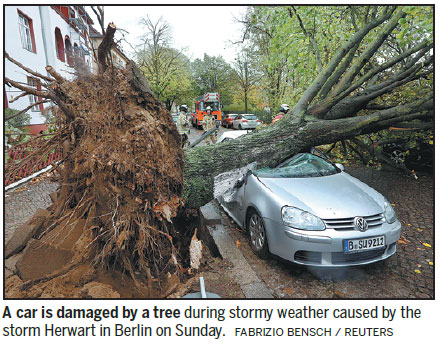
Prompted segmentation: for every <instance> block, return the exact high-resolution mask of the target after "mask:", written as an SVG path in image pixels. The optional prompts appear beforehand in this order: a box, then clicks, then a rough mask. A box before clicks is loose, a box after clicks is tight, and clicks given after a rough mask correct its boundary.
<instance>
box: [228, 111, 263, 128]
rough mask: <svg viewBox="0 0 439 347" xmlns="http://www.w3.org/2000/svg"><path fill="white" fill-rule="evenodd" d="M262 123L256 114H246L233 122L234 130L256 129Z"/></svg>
mask: <svg viewBox="0 0 439 347" xmlns="http://www.w3.org/2000/svg"><path fill="white" fill-rule="evenodd" d="M259 124H261V121H260V120H259V119H258V117H256V116H255V115H254V114H250V113H245V114H240V115H238V116H237V117H236V118H235V119H234V120H233V122H232V128H233V129H239V130H242V129H255V128H256V127H257V126H258V125H259Z"/></svg>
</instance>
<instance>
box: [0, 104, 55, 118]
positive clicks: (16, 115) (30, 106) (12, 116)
mask: <svg viewBox="0 0 439 347" xmlns="http://www.w3.org/2000/svg"><path fill="white" fill-rule="evenodd" d="M45 102H50V100H40V101H38V102H36V103H34V104H32V105H29V106H28V107H26V108H25V109H24V110H21V111H19V112H17V113H15V114H13V115H11V116H9V117H5V122H7V121H9V120H11V119H13V118H15V117H18V116H20V115H22V114H23V113H26V112H27V111H29V110H30V109H31V108H32V107H34V106H37V105H40V104H44V103H45Z"/></svg>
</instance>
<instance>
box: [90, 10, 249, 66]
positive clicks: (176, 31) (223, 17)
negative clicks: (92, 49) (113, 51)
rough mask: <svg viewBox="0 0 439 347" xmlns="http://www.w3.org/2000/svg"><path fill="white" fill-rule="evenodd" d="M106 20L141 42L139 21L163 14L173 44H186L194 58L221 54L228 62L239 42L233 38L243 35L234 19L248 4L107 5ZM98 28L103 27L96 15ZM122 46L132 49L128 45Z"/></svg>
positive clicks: (132, 42) (180, 46)
mask: <svg viewBox="0 0 439 347" xmlns="http://www.w3.org/2000/svg"><path fill="white" fill-rule="evenodd" d="M104 11H105V23H106V24H108V23H109V22H114V24H116V26H117V27H119V28H122V29H125V30H127V31H128V32H129V35H127V36H126V38H127V40H128V41H129V42H130V43H131V44H132V45H135V44H138V43H139V40H138V38H139V37H140V36H142V34H143V33H144V28H143V26H142V25H141V24H139V21H140V19H141V18H142V17H146V16H147V15H149V16H150V18H151V19H152V20H153V22H156V21H157V20H158V19H159V18H160V17H163V19H164V20H166V21H167V22H168V23H169V24H170V26H171V29H172V39H173V40H172V41H173V42H172V47H174V48H177V49H182V48H185V47H186V48H187V51H185V54H186V56H188V57H189V58H191V59H192V60H193V59H195V58H201V59H202V58H203V56H204V53H207V54H208V55H210V56H218V55H221V56H223V57H224V59H225V60H226V61H228V62H232V61H233V59H234V58H235V49H236V47H235V46H236V45H232V44H231V42H230V41H238V40H239V39H240V38H241V33H242V26H241V25H240V24H238V23H236V21H235V20H234V17H238V18H239V17H241V16H242V14H244V13H245V6H187V5H186V6H105V7H104ZM88 12H89V13H90V16H91V17H92V18H93V20H94V22H95V24H94V27H95V29H97V30H99V31H100V28H99V25H98V23H97V20H95V18H96V17H95V15H94V13H93V11H92V10H91V9H88ZM122 48H123V49H124V51H125V52H126V53H129V50H130V49H129V46H127V45H123V46H122Z"/></svg>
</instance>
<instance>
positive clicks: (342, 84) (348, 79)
mask: <svg viewBox="0 0 439 347" xmlns="http://www.w3.org/2000/svg"><path fill="white" fill-rule="evenodd" d="M405 16H406V14H405V12H403V11H402V10H399V11H398V12H397V13H396V14H395V15H394V16H392V18H390V20H389V21H388V22H387V23H386V25H384V27H383V29H382V30H381V31H380V32H379V33H378V35H377V37H376V38H375V40H373V41H372V42H371V43H370V44H369V45H368V46H367V47H366V49H365V50H364V52H363V53H362V54H361V55H360V57H359V58H358V60H357V62H356V63H355V64H353V65H352V66H351V68H350V69H349V70H348V71H346V73H345V74H344V76H343V78H342V79H341V80H340V81H339V82H338V83H337V85H336V86H335V87H334V89H333V90H332V91H331V93H330V94H329V96H330V97H333V96H335V95H337V94H339V93H340V92H342V91H343V90H345V89H347V88H348V87H349V86H350V85H351V83H352V81H353V80H354V78H355V77H356V76H357V75H358V74H359V72H360V71H361V69H362V68H363V67H364V65H365V64H366V63H367V62H368V61H369V59H370V58H371V57H372V56H373V55H374V54H375V52H376V51H377V49H378V48H379V47H380V46H381V45H382V44H383V42H384V41H385V39H386V38H387V36H389V34H390V33H391V32H392V30H393V29H394V28H396V27H397V26H398V20H399V19H401V18H403V17H405Z"/></svg>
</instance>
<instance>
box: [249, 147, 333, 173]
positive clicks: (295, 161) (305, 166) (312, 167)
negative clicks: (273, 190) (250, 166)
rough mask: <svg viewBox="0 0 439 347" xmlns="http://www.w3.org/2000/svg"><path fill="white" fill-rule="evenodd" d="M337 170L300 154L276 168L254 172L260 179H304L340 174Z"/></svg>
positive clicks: (319, 159)
mask: <svg viewBox="0 0 439 347" xmlns="http://www.w3.org/2000/svg"><path fill="white" fill-rule="evenodd" d="M338 172H339V170H337V168H336V167H335V166H334V165H332V164H330V163H328V162H326V161H325V160H323V159H321V158H319V157H317V156H315V155H312V154H310V153H299V154H296V155H295V156H293V157H292V158H290V159H288V160H286V161H285V162H283V163H282V164H280V165H278V166H277V167H275V168H269V167H265V168H262V169H259V170H256V171H254V172H253V173H254V174H255V175H256V176H258V177H273V178H275V177H279V178H281V177H283V178H304V177H320V176H330V175H335V174H336V173H338Z"/></svg>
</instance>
